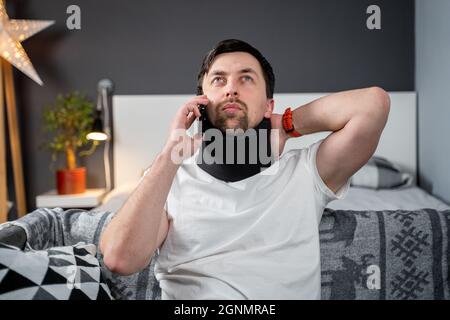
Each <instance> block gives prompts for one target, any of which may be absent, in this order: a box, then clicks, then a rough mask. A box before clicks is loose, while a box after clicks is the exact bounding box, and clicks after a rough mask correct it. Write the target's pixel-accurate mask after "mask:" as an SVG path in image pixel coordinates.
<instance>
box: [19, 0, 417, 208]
mask: <svg viewBox="0 0 450 320" xmlns="http://www.w3.org/2000/svg"><path fill="white" fill-rule="evenodd" d="M70 4H78V5H79V6H80V7H81V11H82V29H81V30H80V31H69V30H67V28H66V18H67V16H68V15H67V14H66V8H67V6H69V5H70ZM371 4H377V5H379V6H380V7H381V10H382V30H377V31H370V30H368V29H367V28H366V19H367V17H368V16H367V14H366V8H367V7H368V6H369V5H371ZM16 7H17V8H16V9H17V15H16V16H15V17H16V18H27V19H52V20H56V24H55V25H54V26H52V27H51V28H49V29H47V30H46V31H44V32H41V33H40V34H37V35H35V36H34V37H33V38H30V39H29V40H27V41H26V42H24V46H25V48H26V50H27V52H28V54H29V56H30V57H31V59H32V61H33V63H34V66H35V68H36V69H37V71H38V73H39V74H40V76H41V77H42V79H43V81H44V83H45V86H44V87H40V86H38V85H36V84H34V83H33V82H32V81H31V80H29V79H28V78H26V77H25V76H23V75H22V74H20V73H16V80H17V86H18V88H17V95H18V99H19V106H18V107H19V112H20V116H21V130H22V141H23V152H24V161H25V164H24V165H25V177H26V186H27V199H28V206H29V210H31V209H32V208H34V206H35V196H36V195H37V194H39V193H42V192H44V191H47V190H48V189H52V188H54V185H55V183H54V175H53V173H51V172H50V171H49V170H48V166H49V161H50V155H49V154H48V153H47V152H44V151H40V150H39V149H38V145H39V144H40V143H41V142H42V141H43V139H44V136H43V134H42V133H41V116H42V108H43V106H44V105H46V104H49V103H51V102H53V101H54V99H55V96H56V95H57V94H58V93H60V92H67V91H69V90H72V89H78V90H81V91H83V92H85V93H87V94H89V95H90V96H91V97H92V98H95V92H96V85H97V81H98V80H99V79H101V78H104V77H108V78H110V79H112V80H113V81H114V82H115V84H116V93H117V94H174V93H192V94H194V93H195V78H196V73H197V70H198V68H199V66H200V62H201V58H202V57H203V55H204V54H205V53H206V52H207V51H208V50H209V49H210V48H211V47H212V46H213V45H214V44H215V43H217V42H218V41H220V40H222V39H225V38H231V37H235V38H239V39H242V40H245V41H248V42H249V43H251V44H253V45H254V46H255V47H257V48H258V49H260V50H261V51H262V53H263V54H264V55H266V57H267V58H268V60H269V61H270V62H271V63H272V66H273V67H274V70H275V73H276V88H275V89H276V91H277V92H333V91H340V90H346V89H352V88H357V87H366V86H372V85H378V86H381V87H383V88H384V89H386V90H389V91H407V90H414V3H413V1H412V0H396V1H391V0H379V1H374V0H370V1H366V0H340V1H336V0H303V1H300V0H295V1H271V0H258V1H256V0H255V1H243V0H228V1H211V0H209V1H181V0H176V1H168V0H165V1H160V0H157V1H148V0H130V1H123V0H95V1H93V0H78V1H72V0H70V1H67V0H29V1H25V0H17V1H16ZM149 121H151V119H149ZM143 147H145V146H143ZM82 164H85V165H87V168H88V171H89V176H88V184H89V187H101V186H103V179H104V174H103V164H102V149H99V151H97V152H96V154H95V155H93V156H91V157H90V158H88V159H86V160H83V162H82Z"/></svg>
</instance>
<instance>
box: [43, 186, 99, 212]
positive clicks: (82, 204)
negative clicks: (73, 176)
mask: <svg viewBox="0 0 450 320" xmlns="http://www.w3.org/2000/svg"><path fill="white" fill-rule="evenodd" d="M104 196H105V189H86V192H84V193H78V194H64V195H59V194H57V193H56V190H51V191H49V192H46V193H44V194H40V195H38V196H37V197H36V207H37V208H55V207H60V208H86V209H90V208H94V207H97V206H99V205H100V204H101V203H102V199H103V197H104Z"/></svg>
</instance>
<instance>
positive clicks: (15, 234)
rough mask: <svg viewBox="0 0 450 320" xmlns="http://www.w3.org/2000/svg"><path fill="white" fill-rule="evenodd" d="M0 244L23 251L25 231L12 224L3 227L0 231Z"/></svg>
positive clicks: (25, 238)
mask: <svg viewBox="0 0 450 320" xmlns="http://www.w3.org/2000/svg"><path fill="white" fill-rule="evenodd" d="M0 242H2V243H5V244H9V245H12V246H15V247H18V248H19V249H21V250H23V249H24V248H25V244H26V242H27V234H26V232H25V229H23V228H22V227H19V226H15V225H12V224H8V225H5V226H4V227H3V228H1V229H0Z"/></svg>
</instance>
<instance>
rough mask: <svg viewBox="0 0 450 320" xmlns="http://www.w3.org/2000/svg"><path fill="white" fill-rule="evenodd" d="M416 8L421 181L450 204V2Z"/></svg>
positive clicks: (422, 1) (419, 1)
mask: <svg viewBox="0 0 450 320" xmlns="http://www.w3.org/2000/svg"><path fill="white" fill-rule="evenodd" d="M416 8H417V16H416V37H417V43H416V45H417V46H416V58H417V59H416V88H417V91H418V109H419V170H420V180H421V182H422V186H423V187H424V188H426V189H427V190H428V191H429V192H430V193H433V194H434V195H435V196H437V197H438V198H441V199H443V200H446V202H447V203H450V161H449V159H450V139H449V137H450V136H449V124H450V123H449V122H450V90H449V89H450V86H449V85H450V61H449V57H450V41H449V40H450V1H448V0H433V1H426V0H416Z"/></svg>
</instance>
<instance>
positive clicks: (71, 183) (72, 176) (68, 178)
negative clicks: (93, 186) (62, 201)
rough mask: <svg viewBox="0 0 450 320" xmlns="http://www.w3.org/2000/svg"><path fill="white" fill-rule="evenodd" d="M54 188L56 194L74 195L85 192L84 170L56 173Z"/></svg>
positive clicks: (58, 171)
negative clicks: (55, 188) (55, 187)
mask: <svg viewBox="0 0 450 320" xmlns="http://www.w3.org/2000/svg"><path fill="white" fill-rule="evenodd" d="M56 186H57V191H58V194H76V193H84V192H85V191H86V168H85V167H80V168H75V169H72V170H68V169H64V170H57V171H56Z"/></svg>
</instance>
